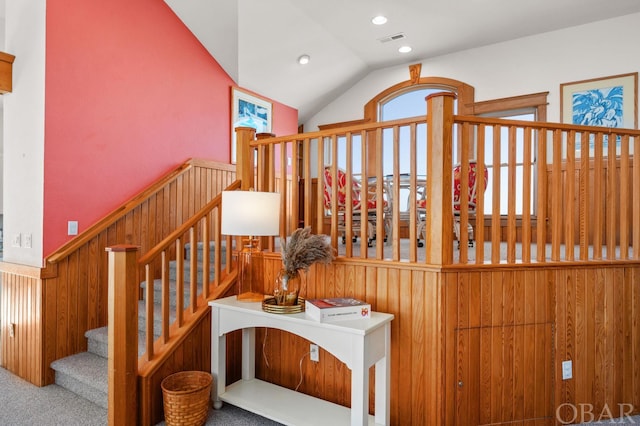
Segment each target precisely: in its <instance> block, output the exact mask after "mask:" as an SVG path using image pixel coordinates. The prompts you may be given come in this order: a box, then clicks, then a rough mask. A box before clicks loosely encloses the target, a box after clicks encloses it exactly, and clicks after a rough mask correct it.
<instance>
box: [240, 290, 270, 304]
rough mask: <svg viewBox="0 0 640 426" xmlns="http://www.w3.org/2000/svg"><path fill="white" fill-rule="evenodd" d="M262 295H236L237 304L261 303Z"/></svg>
mask: <svg viewBox="0 0 640 426" xmlns="http://www.w3.org/2000/svg"><path fill="white" fill-rule="evenodd" d="M263 300H264V294H262V293H255V292H252V291H247V292H245V293H241V294H239V295H238V301H239V302H262V301H263Z"/></svg>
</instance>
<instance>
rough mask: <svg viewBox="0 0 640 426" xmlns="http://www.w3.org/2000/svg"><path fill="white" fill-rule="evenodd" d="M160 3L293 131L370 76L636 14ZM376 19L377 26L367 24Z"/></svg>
mask: <svg viewBox="0 0 640 426" xmlns="http://www.w3.org/2000/svg"><path fill="white" fill-rule="evenodd" d="M165 1H166V3H167V4H168V5H169V6H170V7H171V8H172V9H173V10H174V11H175V13H176V14H177V15H178V16H179V17H180V19H182V21H183V22H184V23H185V24H186V25H187V27H189V28H190V29H191V31H192V32H193V33H194V35H195V36H196V37H197V38H198V39H199V40H200V41H201V43H202V44H203V45H204V46H205V48H207V49H208V50H209V52H210V53H211V54H212V55H213V56H214V57H215V58H216V60H217V61H218V62H219V63H220V64H221V66H222V67H223V68H224V69H225V70H226V71H227V73H228V74H229V75H230V76H231V77H232V78H233V79H234V80H235V81H236V83H237V84H238V85H240V86H242V87H244V88H247V89H249V90H253V91H255V92H257V93H260V94H262V95H264V96H267V97H270V98H272V99H275V100H277V101H278V102H282V103H284V104H287V105H289V106H292V107H294V108H297V109H298V110H299V115H300V121H301V122H303V121H304V120H305V119H306V118H308V117H310V116H311V115H313V114H314V113H315V112H316V111H317V110H318V109H319V108H321V107H322V106H324V105H325V104H326V103H327V102H328V101H329V100H332V99H333V98H335V97H336V96H337V94H339V93H341V92H342V91H343V90H345V89H346V88H348V87H349V86H351V85H352V84H353V83H354V82H356V81H357V80H359V79H361V78H362V77H363V76H364V75H366V74H368V73H370V72H371V71H374V70H376V69H380V68H384V67H388V66H392V65H398V64H403V63H411V62H417V61H421V60H424V59H428V58H429V57H434V56H439V55H443V54H447V53H452V52H456V51H461V50H465V49H470V48H475V47H479V46H483V45H488V44H493V43H498V42H502V41H507V40H512V39H516V38H520V37H524V36H529V35H533V34H539V33H544V32H548V31H553V30H557V29H561V28H567V27H572V26H576V25H581V24H585V23H589V22H594V21H598V20H602V19H608V18H613V17H617V16H622V15H627V14H631V13H636V12H640V1H639V0H608V1H606V2H605V1H602V0H536V1H514V0H165ZM378 14H383V15H385V16H386V17H387V18H388V22H387V23H386V24H385V25H382V26H376V25H373V24H372V23H371V18H373V17H374V16H376V15H378ZM638 24H639V25H640V22H639V23H638ZM399 33H403V34H404V36H405V38H404V39H401V40H395V41H388V42H384V43H383V42H381V41H380V39H382V38H384V37H388V36H391V35H396V34H399ZM403 44H407V45H410V46H411V47H412V48H413V50H412V51H411V52H410V53H408V54H400V53H398V47H400V46H401V45H403ZM302 54H308V55H310V56H311V62H310V63H309V64H308V65H306V66H301V65H299V64H298V63H297V61H296V60H297V58H298V57H299V56H300V55H302Z"/></svg>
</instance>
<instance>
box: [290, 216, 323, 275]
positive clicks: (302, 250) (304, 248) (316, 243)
mask: <svg viewBox="0 0 640 426" xmlns="http://www.w3.org/2000/svg"><path fill="white" fill-rule="evenodd" d="M281 245H282V264H283V267H284V270H285V272H286V273H288V274H291V275H293V274H294V273H295V272H296V271H299V270H304V271H305V272H306V271H308V270H309V267H310V266H311V265H313V264H314V263H324V264H328V263H331V261H332V260H333V259H335V255H334V250H333V247H331V243H330V241H329V238H328V237H327V236H326V235H322V234H312V233H311V227H309V226H308V227H306V228H298V229H296V230H295V231H293V233H292V234H291V237H290V238H289V241H288V242H287V241H286V239H282V240H281Z"/></svg>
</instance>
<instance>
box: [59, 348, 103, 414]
mask: <svg viewBox="0 0 640 426" xmlns="http://www.w3.org/2000/svg"><path fill="white" fill-rule="evenodd" d="M51 368H53V369H54V370H55V375H56V384H57V385H59V386H62V387H64V388H66V389H68V390H70V391H72V392H74V393H77V394H78V395H80V396H82V397H83V398H85V399H88V400H89V401H91V402H94V403H96V404H98V405H99V406H101V407H103V408H107V400H108V390H109V389H108V360H107V359H106V358H103V357H101V356H99V355H96V354H93V353H90V352H81V353H78V354H75V355H70V356H68V357H65V358H61V359H58V360H56V361H54V362H52V363H51Z"/></svg>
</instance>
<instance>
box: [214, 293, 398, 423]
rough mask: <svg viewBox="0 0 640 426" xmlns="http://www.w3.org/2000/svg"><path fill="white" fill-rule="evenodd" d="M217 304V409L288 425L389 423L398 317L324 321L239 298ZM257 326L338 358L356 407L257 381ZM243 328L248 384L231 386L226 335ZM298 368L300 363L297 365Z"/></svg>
mask: <svg viewBox="0 0 640 426" xmlns="http://www.w3.org/2000/svg"><path fill="white" fill-rule="evenodd" d="M209 305H210V306H211V310H212V312H211V373H212V374H213V377H214V386H213V388H212V398H213V402H214V408H218V409H219V408H220V407H221V406H222V402H221V401H225V402H228V403H230V404H233V405H236V406H238V407H242V408H244V409H246V410H249V411H252V412H254V413H256V414H259V415H261V416H263V417H266V418H269V419H272V420H275V421H277V422H280V423H283V424H286V425H295V426H305V425H323V426H324V425H332V426H338V425H348V424H351V425H358V426H363V425H369V424H376V425H389V369H390V345H391V320H393V315H391V314H383V313H380V312H372V313H371V318H369V319H357V320H351V321H342V322H333V323H320V322H317V321H315V320H313V319H311V318H308V317H307V316H306V314H305V313H304V312H302V313H298V314H273V313H268V312H264V311H263V310H262V306H261V303H260V302H239V301H237V299H236V296H231V297H227V298H224V299H218V300H213V301H211V302H209ZM255 327H268V328H275V329H279V330H284V331H287V332H290V333H294V334H296V335H298V336H301V337H303V338H305V339H307V340H309V341H311V342H313V343H315V344H317V345H318V346H320V347H322V348H324V349H325V350H327V351H328V352H330V353H331V354H333V355H334V356H335V357H336V358H338V359H339V360H340V361H342V362H344V363H345V364H346V365H347V367H349V369H350V370H351V409H349V408H347V407H343V406H341V405H338V404H334V403H331V402H329V401H324V400H321V399H318V398H314V397H312V396H309V395H305V394H303V393H301V392H295V391H292V390H290V389H286V388H284V387H281V386H277V385H274V384H271V383H267V382H264V381H261V380H258V379H256V378H255ZM239 329H242V380H238V381H237V382H235V383H233V384H231V385H230V386H228V387H227V386H226V385H225V384H226V371H225V370H226V334H227V333H229V332H231V331H234V330H239ZM374 364H375V366H376V369H375V416H370V415H369V413H368V411H369V368H370V367H371V366H372V365H374ZM296 368H297V365H296Z"/></svg>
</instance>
